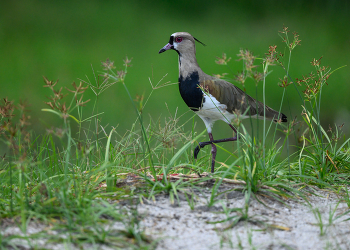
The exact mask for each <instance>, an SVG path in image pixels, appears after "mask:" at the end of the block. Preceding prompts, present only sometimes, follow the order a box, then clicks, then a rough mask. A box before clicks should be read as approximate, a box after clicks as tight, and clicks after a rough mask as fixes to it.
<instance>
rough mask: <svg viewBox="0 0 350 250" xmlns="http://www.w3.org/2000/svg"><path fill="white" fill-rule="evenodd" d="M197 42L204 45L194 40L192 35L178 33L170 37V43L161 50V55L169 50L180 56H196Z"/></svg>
mask: <svg viewBox="0 0 350 250" xmlns="http://www.w3.org/2000/svg"><path fill="white" fill-rule="evenodd" d="M195 41H197V42H199V43H201V44H203V43H202V42H200V41H199V40H197V39H196V38H194V37H193V36H192V35H191V34H190V33H187V32H176V33H174V34H172V35H171V36H170V39H169V43H168V44H167V45H165V46H164V47H163V48H162V49H161V50H159V54H160V53H163V52H164V51H166V50H169V49H173V50H175V51H176V52H177V53H178V54H179V55H183V54H192V53H194V54H196V45H195ZM203 45H204V44H203Z"/></svg>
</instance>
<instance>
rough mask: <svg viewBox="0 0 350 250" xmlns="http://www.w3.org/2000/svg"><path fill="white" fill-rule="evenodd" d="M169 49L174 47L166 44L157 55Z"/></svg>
mask: <svg viewBox="0 0 350 250" xmlns="http://www.w3.org/2000/svg"><path fill="white" fill-rule="evenodd" d="M169 49H174V46H173V45H172V44H170V43H168V44H167V45H165V46H164V47H163V48H162V49H161V50H159V54H160V53H163V52H164V51H167V50H169Z"/></svg>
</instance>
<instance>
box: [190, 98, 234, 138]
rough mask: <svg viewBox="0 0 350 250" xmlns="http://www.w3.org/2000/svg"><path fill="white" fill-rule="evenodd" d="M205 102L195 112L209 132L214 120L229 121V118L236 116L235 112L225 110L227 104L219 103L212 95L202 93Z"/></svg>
mask: <svg viewBox="0 0 350 250" xmlns="http://www.w3.org/2000/svg"><path fill="white" fill-rule="evenodd" d="M204 96H205V102H204V103H203V106H202V108H201V109H200V110H198V111H196V114H197V115H198V116H199V117H200V118H201V119H202V120H203V122H204V123H205V126H206V128H207V130H208V132H209V133H211V128H212V127H213V125H214V122H215V121H217V120H222V121H224V122H226V123H230V122H231V120H233V119H234V118H236V115H235V114H231V113H229V112H228V111H227V106H226V105H225V104H221V103H220V102H219V101H218V100H217V99H216V98H215V97H214V96H212V95H210V94H209V95H208V94H204Z"/></svg>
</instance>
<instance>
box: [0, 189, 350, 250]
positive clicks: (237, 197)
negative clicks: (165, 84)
mask: <svg viewBox="0 0 350 250" xmlns="http://www.w3.org/2000/svg"><path fill="white" fill-rule="evenodd" d="M230 188H232V186H229V185H226V186H225V185H223V186H222V187H221V190H220V191H227V192H226V193H225V194H222V195H221V196H220V197H219V199H218V202H217V203H216V204H215V205H213V206H211V207H210V208H208V206H207V204H208V200H209V197H210V194H211V189H210V188H204V189H203V190H202V191H201V192H198V191H197V192H195V195H193V196H192V198H193V200H194V201H195V202H194V203H192V208H191V207H190V206H189V202H188V201H187V199H186V196H185V195H184V194H182V193H179V200H178V201H176V202H175V203H174V204H171V202H170V199H169V196H168V195H159V196H157V197H156V199H155V201H149V200H144V202H143V204H139V205H138V206H137V209H138V212H139V214H140V216H141V217H142V220H141V227H142V229H143V230H145V233H146V235H148V236H151V237H152V238H153V239H154V240H156V241H157V242H158V245H157V248H156V249H158V250H163V249H164V250H167V249H169V250H170V249H201V250H205V249H350V237H349V236H350V220H348V221H344V220H346V219H349V218H350V216H349V215H344V216H342V217H341V218H338V219H336V220H335V221H333V222H332V223H331V224H329V215H330V212H331V213H333V212H334V216H333V218H336V217H337V216H338V215H341V214H343V213H344V212H346V211H347V210H348V209H349V208H348V207H347V204H345V203H339V205H338V207H336V205H337V203H338V201H339V198H338V197H337V196H336V195H335V194H333V193H330V192H326V191H322V190H318V191H316V193H317V194H318V196H315V195H313V196H311V195H310V196H309V197H308V201H309V203H310V205H307V204H306V203H305V201H303V200H301V199H300V200H299V201H296V200H292V199H288V200H285V203H286V204H282V203H280V202H278V201H276V200H271V199H269V198H266V197H264V196H260V198H261V200H263V201H264V203H265V205H263V204H261V203H259V202H258V201H257V200H255V199H251V202H250V205H249V212H248V215H249V216H248V218H249V220H248V221H247V220H246V221H240V222H238V224H237V225H235V226H233V227H229V225H230V222H232V220H231V221H229V222H223V223H216V224H210V223H208V222H216V221H220V220H224V219H226V218H228V217H230V216H234V215H237V213H236V212H232V211H231V212H226V213H225V212H224V211H225V210H226V211H229V209H232V208H242V207H244V199H245V198H244V195H243V194H242V192H240V191H232V190H230ZM118 206H128V205H126V204H124V205H121V204H119V205H118ZM315 209H318V211H319V212H320V214H321V216H322V222H323V224H324V226H323V230H324V232H325V233H324V235H322V236H321V235H320V232H321V228H320V225H319V224H318V223H319V222H318V221H317V219H316V217H315V215H314V213H313V212H312V211H313V210H315ZM108 227H109V228H121V227H122V225H121V224H120V223H113V222H112V223H111V224H110V225H109V226H108ZM225 229H226V230H225ZM0 230H1V232H2V234H3V237H8V236H10V235H13V234H21V231H20V230H19V228H18V227H17V226H15V225H10V224H8V223H2V224H1V226H0ZM38 232H48V233H49V234H57V233H59V232H57V231H54V230H50V229H48V228H47V226H44V225H41V224H40V223H36V222H31V223H30V224H29V226H28V234H34V233H38ZM14 243H16V245H17V246H19V245H20V246H21V249H31V247H33V246H34V247H38V248H45V249H77V248H76V247H74V246H73V245H63V244H52V243H49V242H47V240H45V239H37V240H35V241H33V242H31V243H30V244H28V242H27V241H23V240H20V239H15V240H14ZM30 245H31V247H30ZM84 249H113V248H111V247H108V246H105V245H94V246H92V245H88V244H87V245H85V246H84Z"/></svg>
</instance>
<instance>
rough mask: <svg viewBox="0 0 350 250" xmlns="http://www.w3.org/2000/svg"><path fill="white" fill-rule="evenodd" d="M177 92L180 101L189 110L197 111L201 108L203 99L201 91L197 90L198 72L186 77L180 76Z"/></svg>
mask: <svg viewBox="0 0 350 250" xmlns="http://www.w3.org/2000/svg"><path fill="white" fill-rule="evenodd" d="M179 90H180V94H181V97H182V99H183V100H184V102H185V103H186V104H187V106H188V107H189V108H190V109H192V110H193V111H198V110H199V109H200V108H201V107H202V106H203V103H204V102H205V99H204V98H203V92H202V90H201V89H200V88H199V75H198V72H196V71H194V72H192V73H189V74H188V75H187V76H186V77H183V76H182V75H180V77H179Z"/></svg>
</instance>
